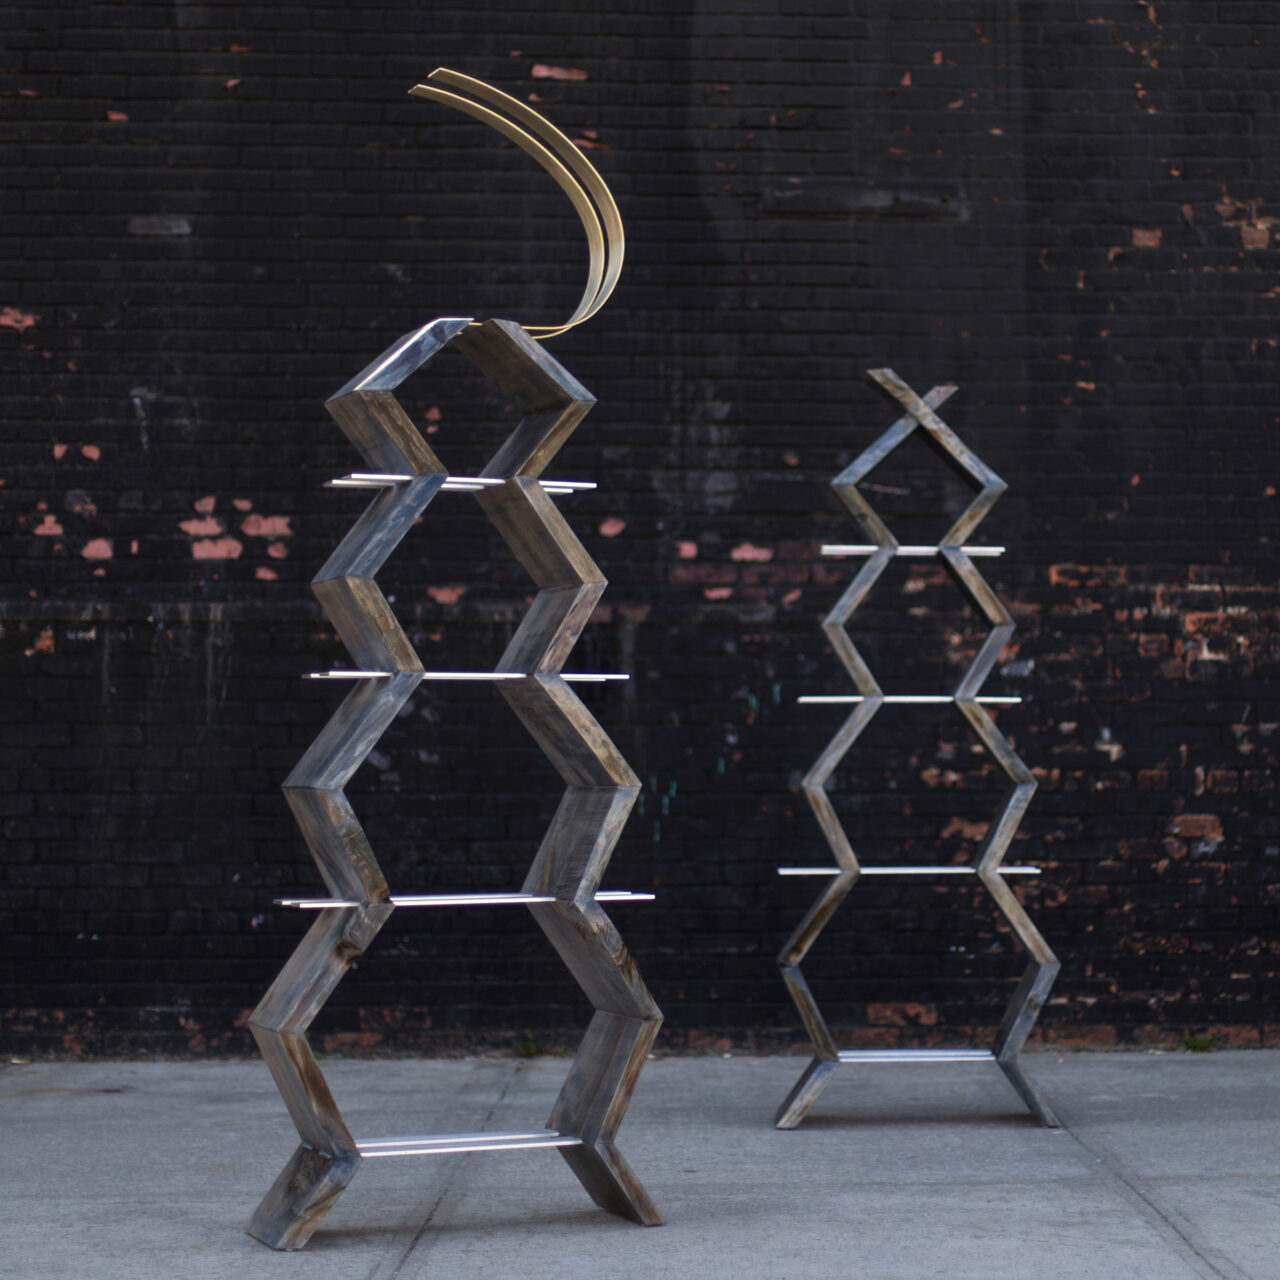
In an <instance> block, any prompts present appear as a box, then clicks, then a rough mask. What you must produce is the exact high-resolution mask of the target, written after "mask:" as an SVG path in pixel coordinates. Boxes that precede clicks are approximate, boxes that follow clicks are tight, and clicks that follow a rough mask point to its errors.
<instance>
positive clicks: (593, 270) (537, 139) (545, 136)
mask: <svg viewBox="0 0 1280 1280" xmlns="http://www.w3.org/2000/svg"><path fill="white" fill-rule="evenodd" d="M428 79H429V80H435V81H439V82H441V83H443V84H449V85H452V86H454V87H456V88H463V89H467V90H469V91H470V92H472V93H474V94H475V96H476V97H480V98H483V99H485V100H486V101H488V102H490V103H492V104H493V105H494V106H498V107H502V108H503V109H504V110H506V111H507V112H509V113H510V115H512V116H513V117H515V120H509V119H507V117H506V116H503V115H501V114H499V113H498V112H497V111H493V110H490V108H489V107H486V106H483V105H481V104H480V103H478V102H473V101H472V100H471V99H469V98H464V97H462V96H461V95H460V94H456V93H451V92H449V91H448V90H446V89H441V88H438V87H437V86H436V85H434V84H419V85H415V86H414V87H413V88H412V89H410V90H409V92H410V93H411V94H413V95H414V96H415V97H420V98H430V99H432V100H433V101H436V102H440V103H443V104H444V105H446V106H449V107H453V108H454V109H455V110H458V111H463V112H465V113H466V114H467V115H470V116H472V117H473V118H474V119H476V120H479V121H480V122H481V123H482V124H486V125H488V126H489V127H490V128H492V129H496V130H497V131H498V132H499V133H501V134H502V135H503V136H504V137H505V138H507V139H508V140H510V141H511V142H514V143H515V144H516V146H518V147H519V148H520V149H521V150H522V151H524V152H525V153H526V154H528V155H530V156H532V157H533V158H534V159H535V160H537V161H538V163H539V164H540V165H541V166H542V167H543V168H544V169H545V170H546V171H547V172H548V173H549V174H550V175H551V177H552V178H553V179H554V180H555V182H556V184H557V185H558V186H559V187H560V189H561V190H562V191H563V192H564V193H565V195H567V196H568V197H569V200H570V202H571V203H572V204H573V207H574V209H575V211H576V212H577V214H578V217H579V219H580V220H581V222H582V227H583V230H584V231H585V232H586V235H587V248H588V253H589V266H588V272H587V284H586V287H585V289H584V290H583V293H582V298H581V300H580V301H579V303H578V306H577V308H576V309H575V310H574V312H573V314H572V315H571V316H570V317H569V319H568V320H566V321H565V322H564V323H563V324H560V325H525V326H524V328H525V330H526V332H528V333H529V334H530V335H531V336H532V337H534V338H537V339H539V340H541V339H543V338H551V337H555V336H556V335H558V334H561V333H565V332H567V331H568V330H569V329H571V328H572V327H573V326H574V325H577V324H580V323H581V322H582V321H583V320H586V319H589V318H590V317H591V316H593V315H595V313H596V312H597V311H599V309H600V308H601V307H602V306H603V305H604V303H605V301H606V300H607V299H608V297H609V295H610V294H611V293H612V292H613V289H614V286H615V285H616V284H617V282H618V277H619V275H620V274H621V271H622V258H623V254H624V251H625V238H624V236H623V231H622V219H621V217H620V216H619V214H618V207H617V205H616V203H615V202H614V199H613V196H612V195H611V194H610V192H609V188H608V187H607V186H606V185H605V183H604V179H603V178H601V177H600V175H599V173H597V172H596V170H595V168H594V166H593V165H592V164H591V163H590V162H589V161H588V160H587V159H586V157H585V156H583V155H582V153H581V152H580V151H579V150H578V148H577V147H576V146H574V144H573V143H572V142H571V141H570V140H569V138H567V137H566V136H565V135H564V134H563V133H562V132H561V131H560V130H559V129H557V128H556V127H555V126H554V125H553V124H551V123H550V121H548V120H546V119H545V118H544V117H542V116H540V115H539V114H538V113H537V112H536V111H533V110H532V109H531V108H529V107H526V106H525V105H524V103H522V102H520V101H518V100H517V99H515V98H513V97H511V96H510V95H509V94H506V93H503V92H502V91H501V90H499V89H495V88H493V86H492V85H488V84H485V83H484V81H482V80H475V79H473V78H472V77H470V76H464V75H462V74H460V73H459V72H456V71H450V70H449V69H448V68H446V67H437V68H436V70H435V71H433V72H432V73H431V75H430V76H429V77H428ZM525 126H527V127H525ZM535 135H537V136H535ZM544 143H545V144H549V145H544ZM557 153H558V154H557ZM584 186H585V188H586V190H584ZM588 192H589V193H590V197H591V198H594V200H595V202H596V205H594V206H593V205H592V203H591V199H589V198H588ZM596 206H598V207H599V214H597V209H596ZM601 216H603V219H604V225H603V228H602V226H601Z"/></svg>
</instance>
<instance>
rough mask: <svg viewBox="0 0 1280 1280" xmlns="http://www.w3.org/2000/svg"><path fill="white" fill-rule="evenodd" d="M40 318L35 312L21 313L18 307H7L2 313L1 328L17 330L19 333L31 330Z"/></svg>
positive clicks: (0, 318) (0, 313)
mask: <svg viewBox="0 0 1280 1280" xmlns="http://www.w3.org/2000/svg"><path fill="white" fill-rule="evenodd" d="M39 319H40V317H39V316H38V315H36V313H35V312H34V311H19V310H18V308H17V307H5V308H4V310H3V311H0V328H4V329H16V330H17V331H18V332H19V333H22V332H23V331H24V330H27V329H30V328H31V326H32V325H34V324H35V322H36V321H37V320H39Z"/></svg>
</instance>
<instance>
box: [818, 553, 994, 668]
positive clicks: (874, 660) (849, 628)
mask: <svg viewBox="0 0 1280 1280" xmlns="http://www.w3.org/2000/svg"><path fill="white" fill-rule="evenodd" d="M841 563H843V564H844V565H846V566H847V568H846V572H848V573H849V575H850V578H851V579H852V576H853V575H854V574H855V573H856V572H857V568H858V567H859V564H860V562H859V561H857V560H854V559H852V558H850V559H848V560H845V561H843V562H841ZM983 567H984V568H985V566H983ZM986 576H988V578H989V577H991V576H993V575H991V574H990V571H989V570H988V571H987V575H986ZM843 625H844V630H845V632H846V634H847V635H848V636H849V638H850V639H851V640H852V641H853V643H854V646H855V647H856V648H857V650H858V652H859V653H860V654H861V655H862V657H863V660H864V661H865V662H866V663H867V665H868V666H869V667H870V669H871V672H872V674H873V675H874V676H875V678H876V681H877V683H878V684H879V685H880V687H881V689H883V690H884V691H885V692H886V693H937V694H941V693H951V692H953V691H954V690H955V688H956V686H957V685H958V684H959V683H960V680H961V679H962V678H963V676H964V674H965V672H966V671H967V670H968V669H969V666H970V665H971V664H972V662H973V660H974V658H975V657H976V656H977V654H978V651H979V650H980V649H981V647H982V645H983V642H984V641H985V640H986V638H987V636H988V635H989V634H990V632H991V624H990V623H989V622H988V621H987V619H986V618H985V617H983V616H982V615H981V614H980V613H979V612H978V610H977V609H976V608H974V606H973V604H972V602H971V601H970V599H969V596H968V595H967V593H965V592H964V591H963V590H962V589H961V588H960V586H959V585H958V584H957V583H956V582H955V580H954V579H953V578H952V577H951V575H950V573H949V572H948V571H947V569H946V567H945V565H944V564H943V562H942V560H941V559H940V558H936V557H935V558H931V559H912V558H909V557H907V556H895V557H894V558H893V559H892V560H891V561H890V562H889V564H888V565H886V567H885V569H884V571H883V573H881V575H880V576H879V578H877V579H876V581H875V583H874V584H873V586H872V587H871V589H870V591H869V592H868V593H867V594H866V596H865V597H864V598H863V600H862V602H861V603H860V604H859V605H858V607H857V608H856V609H855V610H854V612H853V613H852V615H850V616H849V617H848V618H847V619H846V621H845V622H844V624H843ZM833 663H834V665H833V666H832V668H831V669H830V673H829V674H825V675H824V680H823V684H824V687H823V688H822V689H821V690H818V689H816V688H810V687H809V686H808V685H807V684H806V692H813V693H817V692H824V693H832V694H836V693H845V692H852V691H853V690H852V688H849V689H846V687H845V685H846V683H847V681H848V677H847V676H846V675H845V674H844V672H843V669H842V668H841V666H840V664H839V661H838V659H835V658H834V655H833ZM983 692H984V693H999V694H1004V693H1008V692H1016V691H1011V690H1008V689H1006V688H1005V687H1004V685H1003V683H1002V682H1001V680H1000V679H999V678H998V674H997V673H995V672H993V673H992V675H991V676H990V677H988V679H987V682H986V684H985V685H984V686H983Z"/></svg>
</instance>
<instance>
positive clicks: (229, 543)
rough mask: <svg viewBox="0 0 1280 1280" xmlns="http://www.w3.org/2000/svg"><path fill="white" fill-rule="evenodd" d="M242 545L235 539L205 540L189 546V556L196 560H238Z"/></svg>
mask: <svg viewBox="0 0 1280 1280" xmlns="http://www.w3.org/2000/svg"><path fill="white" fill-rule="evenodd" d="M243 550H244V544H243V543H241V542H238V541H237V540H236V539H235V538H205V539H203V540H202V541H200V542H193V543H192V544H191V554H192V556H194V557H195V559H197V560H239V559H240V553H241V552H242V551H243Z"/></svg>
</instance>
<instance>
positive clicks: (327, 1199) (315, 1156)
mask: <svg viewBox="0 0 1280 1280" xmlns="http://www.w3.org/2000/svg"><path fill="white" fill-rule="evenodd" d="M359 1168H360V1156H359V1154H356V1155H342V1156H334V1155H329V1154H328V1153H326V1152H324V1151H317V1150H315V1148H314V1147H307V1146H301V1147H299V1148H298V1149H297V1150H296V1151H295V1152H294V1153H293V1156H292V1157H291V1159H290V1160H289V1163H288V1164H287V1165H285V1167H284V1170H283V1172H282V1173H281V1174H280V1176H279V1177H278V1178H277V1179H276V1180H275V1182H274V1183H272V1185H271V1190H270V1191H268V1192H267V1194H266V1195H265V1196H264V1197H263V1198H262V1203H261V1204H260V1205H259V1206H258V1207H257V1209H256V1210H255V1212H254V1215H253V1218H252V1219H251V1220H250V1222H249V1226H248V1227H247V1228H246V1230H247V1231H248V1232H249V1234H250V1235H251V1236H253V1238H254V1239H255V1240H261V1241H262V1243H263V1244H265V1245H270V1247H271V1248H273V1249H286V1250H293V1249H301V1248H302V1246H303V1245H305V1244H306V1243H307V1241H308V1240H310V1239H311V1233H312V1232H313V1231H314V1230H315V1229H316V1227H317V1226H318V1225H319V1224H320V1219H321V1218H323V1217H324V1215H325V1214H326V1213H328V1212H329V1210H330V1209H331V1208H333V1202H334V1201H335V1200H337V1198H338V1197H339V1196H340V1195H341V1194H342V1193H343V1191H345V1190H346V1188H347V1184H348V1183H349V1182H350V1181H351V1179H352V1178H354V1177H355V1176H356V1171H357V1170H358V1169H359Z"/></svg>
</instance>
